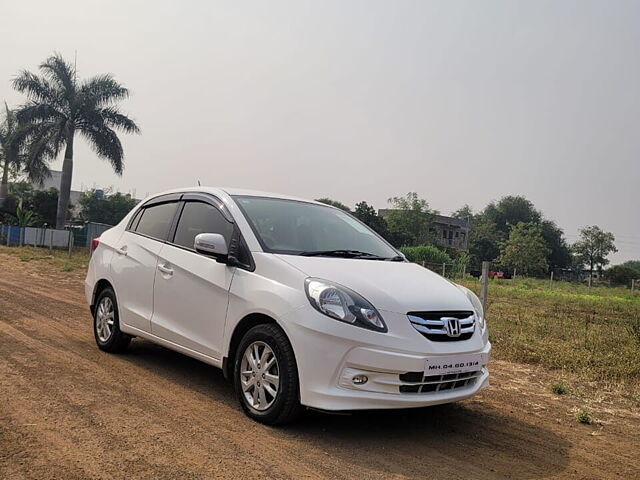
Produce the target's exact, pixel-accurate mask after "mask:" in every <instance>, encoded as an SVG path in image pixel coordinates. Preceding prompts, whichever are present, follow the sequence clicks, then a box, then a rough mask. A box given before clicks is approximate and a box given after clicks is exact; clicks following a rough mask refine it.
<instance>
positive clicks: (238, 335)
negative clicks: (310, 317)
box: [222, 313, 291, 380]
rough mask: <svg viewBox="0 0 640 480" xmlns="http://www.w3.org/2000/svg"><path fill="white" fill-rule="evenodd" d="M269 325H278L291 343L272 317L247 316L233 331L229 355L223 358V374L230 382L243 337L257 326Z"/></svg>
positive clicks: (252, 314) (228, 350)
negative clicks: (237, 351)
mask: <svg viewBox="0 0 640 480" xmlns="http://www.w3.org/2000/svg"><path fill="white" fill-rule="evenodd" d="M269 323H270V324H273V325H277V326H278V327H279V328H280V329H281V330H282V331H283V332H284V334H285V336H287V339H288V340H289V342H291V339H289V336H288V335H287V332H286V331H285V330H284V328H282V325H280V324H279V323H278V321H277V320H276V319H275V318H273V317H272V316H269V315H267V314H264V313H250V314H248V315H245V316H244V317H243V318H242V319H241V320H240V321H239V322H238V323H237V325H236V326H235V328H234V329H233V333H232V334H231V339H230V340H229V348H228V349H227V355H226V356H225V357H223V358H222V373H223V374H224V378H225V379H227V380H230V379H232V378H233V365H234V363H235V355H236V350H237V349H238V345H239V344H240V340H242V337H244V335H245V334H246V333H247V332H248V331H249V330H251V329H252V328H253V327H255V326H256V325H263V324H269Z"/></svg>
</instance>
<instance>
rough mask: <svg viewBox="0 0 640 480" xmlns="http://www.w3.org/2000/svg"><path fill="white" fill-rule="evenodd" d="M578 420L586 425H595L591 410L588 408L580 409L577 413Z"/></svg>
mask: <svg viewBox="0 0 640 480" xmlns="http://www.w3.org/2000/svg"><path fill="white" fill-rule="evenodd" d="M576 420H578V422H579V423H582V424H584V425H591V424H592V423H593V417H592V416H591V410H589V409H588V408H579V409H578V411H577V412H576Z"/></svg>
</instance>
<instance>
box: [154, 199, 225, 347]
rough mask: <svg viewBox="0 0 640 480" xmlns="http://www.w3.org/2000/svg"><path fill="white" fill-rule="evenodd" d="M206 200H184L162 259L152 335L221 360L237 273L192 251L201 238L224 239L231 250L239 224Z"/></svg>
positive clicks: (157, 278) (213, 259)
mask: <svg viewBox="0 0 640 480" xmlns="http://www.w3.org/2000/svg"><path fill="white" fill-rule="evenodd" d="M206 199H207V196H205V195H201V196H199V195H195V194H191V195H185V198H184V200H185V201H183V202H182V203H181V208H180V213H179V217H178V221H177V224H176V227H175V232H173V235H172V236H173V238H172V239H171V240H170V241H169V242H167V243H166V244H165V245H164V246H163V247H162V249H161V250H160V253H159V254H158V265H157V273H156V281H155V286H154V304H153V305H154V306H153V317H152V321H151V331H152V333H153V334H154V335H156V336H158V337H160V338H163V339H165V340H168V341H170V342H173V343H176V344H178V345H180V346H182V347H186V348H189V349H191V350H194V351H196V352H199V353H202V354H205V355H208V356H211V357H213V358H216V359H219V358H221V351H222V339H223V334H224V324H225V319H226V314H227V305H228V303H229V289H230V287H231V280H232V278H233V275H234V272H235V267H229V266H227V265H225V264H224V263H218V262H217V261H216V260H215V258H212V257H209V256H206V255H202V254H200V253H197V252H196V251H195V249H194V248H193V245H194V239H195V237H196V235H197V234H199V233H219V234H221V235H223V236H224V237H225V239H226V240H227V244H229V242H230V240H231V236H232V233H233V230H234V224H233V223H232V222H231V221H230V218H231V217H230V215H228V214H227V217H225V215H224V214H223V213H222V212H221V210H219V209H218V207H217V206H216V202H215V201H211V202H208V201H206Z"/></svg>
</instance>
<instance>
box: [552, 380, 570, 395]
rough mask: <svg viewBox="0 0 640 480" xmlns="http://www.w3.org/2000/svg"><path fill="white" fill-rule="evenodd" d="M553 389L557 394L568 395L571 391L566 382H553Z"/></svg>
mask: <svg viewBox="0 0 640 480" xmlns="http://www.w3.org/2000/svg"><path fill="white" fill-rule="evenodd" d="M551 391H552V392H553V393H555V394H556V395H566V394H567V393H569V389H568V388H567V386H566V385H565V384H564V383H560V382H555V383H552V384H551Z"/></svg>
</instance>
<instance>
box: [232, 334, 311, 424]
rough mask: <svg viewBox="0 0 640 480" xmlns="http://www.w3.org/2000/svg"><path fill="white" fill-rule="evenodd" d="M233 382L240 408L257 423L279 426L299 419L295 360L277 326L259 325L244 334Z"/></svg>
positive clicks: (237, 354) (289, 346) (299, 408)
mask: <svg viewBox="0 0 640 480" xmlns="http://www.w3.org/2000/svg"><path fill="white" fill-rule="evenodd" d="M234 379H235V387H236V393H237V396H238V400H239V401H240V405H241V406H242V408H243V410H244V411H245V412H246V413H247V415H248V416H249V417H251V418H253V419H254V420H257V421H259V422H262V423H266V424H268V425H278V424H283V423H288V422H291V421H293V420H295V419H296V418H297V417H298V416H299V415H300V413H301V411H302V407H301V405H300V398H299V396H300V395H299V390H300V388H299V383H298V368H297V365H296V359H295V356H294V354H293V348H291V344H290V343H289V340H288V339H287V336H286V335H285V333H284V332H283V331H282V329H280V328H279V327H278V326H276V325H273V324H263V325H257V326H255V327H253V328H252V329H251V330H249V331H248V332H247V333H246V334H245V336H244V337H243V338H242V340H241V341H240V345H239V346H238V350H237V352H236V355H235V364H234Z"/></svg>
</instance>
